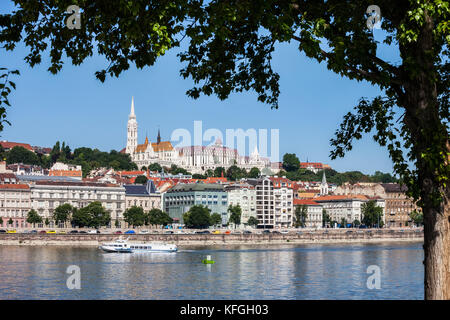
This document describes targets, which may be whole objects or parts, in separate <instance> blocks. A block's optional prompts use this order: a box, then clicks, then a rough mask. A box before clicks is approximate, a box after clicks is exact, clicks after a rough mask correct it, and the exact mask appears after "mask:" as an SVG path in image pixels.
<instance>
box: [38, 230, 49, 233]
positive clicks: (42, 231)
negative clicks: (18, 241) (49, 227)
mask: <svg viewBox="0 0 450 320" xmlns="http://www.w3.org/2000/svg"><path fill="white" fill-rule="evenodd" d="M39 233H47V231H45V230H41V231H39Z"/></svg>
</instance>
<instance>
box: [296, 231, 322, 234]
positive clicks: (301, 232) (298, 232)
mask: <svg viewBox="0 0 450 320" xmlns="http://www.w3.org/2000/svg"><path fill="white" fill-rule="evenodd" d="M324 233H325V232H324ZM297 234H303V231H297Z"/></svg>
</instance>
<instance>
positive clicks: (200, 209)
mask: <svg viewBox="0 0 450 320" xmlns="http://www.w3.org/2000/svg"><path fill="white" fill-rule="evenodd" d="M183 221H184V224H185V225H186V227H188V228H208V227H209V226H210V225H211V209H209V208H208V207H204V206H202V205H194V206H192V207H191V208H190V209H189V211H187V212H186V213H184V214H183Z"/></svg>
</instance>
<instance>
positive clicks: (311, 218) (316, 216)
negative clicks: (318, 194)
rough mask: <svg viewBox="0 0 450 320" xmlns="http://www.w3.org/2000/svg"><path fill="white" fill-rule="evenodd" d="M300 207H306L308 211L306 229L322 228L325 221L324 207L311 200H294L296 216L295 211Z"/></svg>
mask: <svg viewBox="0 0 450 320" xmlns="http://www.w3.org/2000/svg"><path fill="white" fill-rule="evenodd" d="M300 206H305V207H306V209H307V212H306V214H307V216H306V221H305V227H306V228H321V227H322V221H323V214H322V211H323V206H322V205H321V204H320V203H318V202H316V201H314V200H311V199H294V214H295V210H297V208H298V207H300Z"/></svg>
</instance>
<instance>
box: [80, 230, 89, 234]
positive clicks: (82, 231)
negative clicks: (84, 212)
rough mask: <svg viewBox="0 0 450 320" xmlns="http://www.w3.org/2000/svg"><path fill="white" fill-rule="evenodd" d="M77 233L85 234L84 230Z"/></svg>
mask: <svg viewBox="0 0 450 320" xmlns="http://www.w3.org/2000/svg"><path fill="white" fill-rule="evenodd" d="M78 233H87V232H86V231H84V230H81V231H80V232H78Z"/></svg>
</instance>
